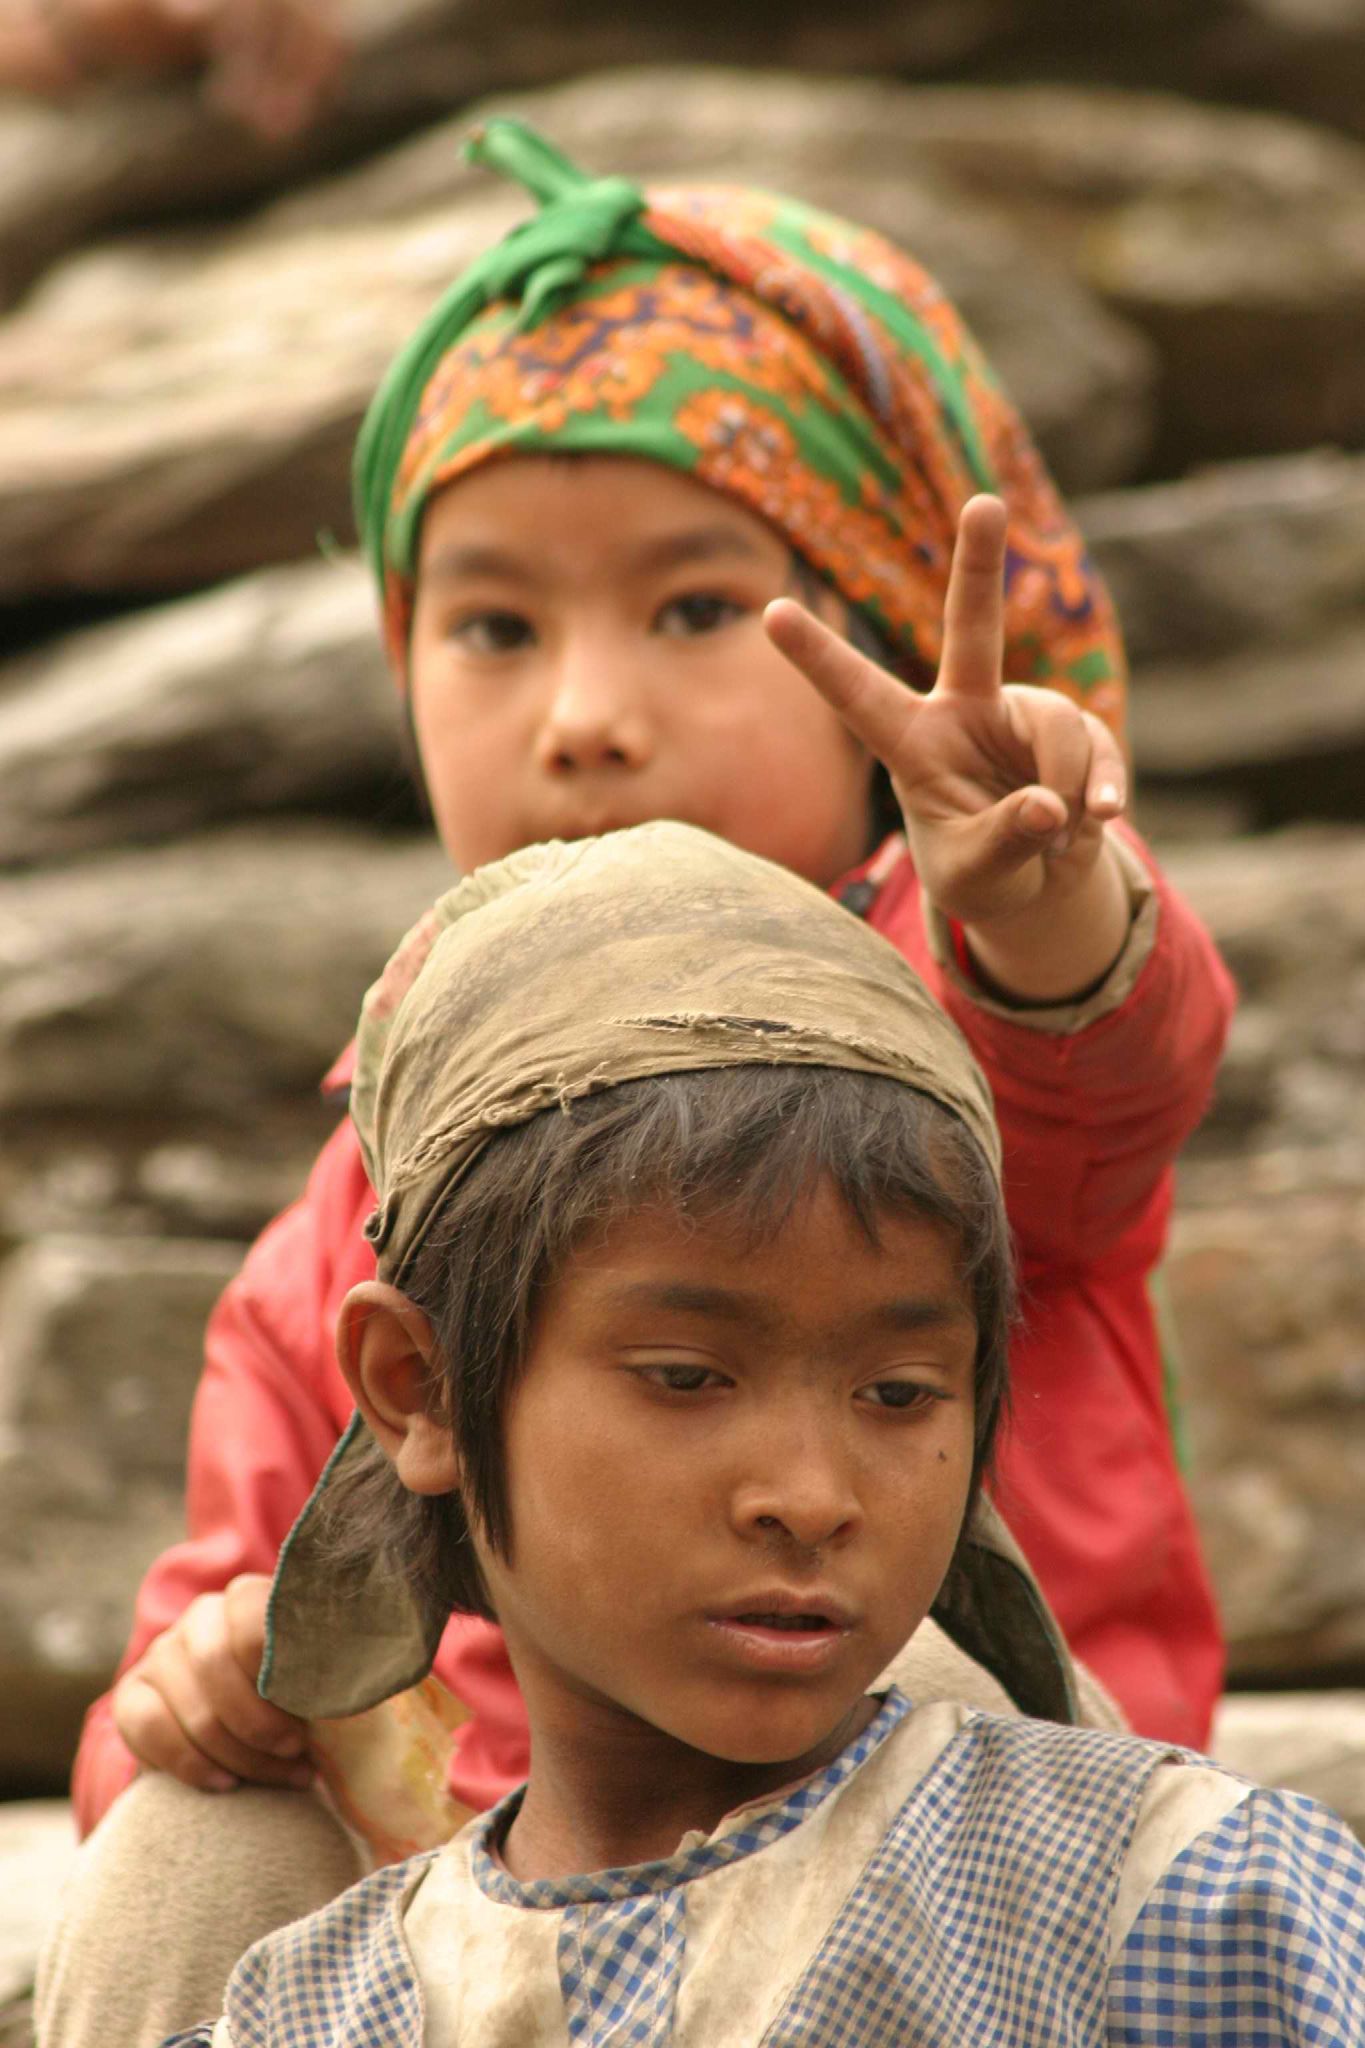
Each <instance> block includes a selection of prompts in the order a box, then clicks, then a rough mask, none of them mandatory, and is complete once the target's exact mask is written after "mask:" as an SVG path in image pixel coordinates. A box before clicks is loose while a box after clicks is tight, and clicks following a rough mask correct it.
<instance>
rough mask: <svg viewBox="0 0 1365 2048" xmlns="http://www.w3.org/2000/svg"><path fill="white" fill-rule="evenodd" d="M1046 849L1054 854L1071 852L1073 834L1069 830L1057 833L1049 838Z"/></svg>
mask: <svg viewBox="0 0 1365 2048" xmlns="http://www.w3.org/2000/svg"><path fill="white" fill-rule="evenodd" d="M1046 851H1047V852H1048V853H1054V854H1061V853H1069V852H1070V851H1071V834H1070V833H1069V832H1058V833H1055V834H1054V836H1053V837H1052V838H1051V839H1049V840H1048V843H1047V847H1046Z"/></svg>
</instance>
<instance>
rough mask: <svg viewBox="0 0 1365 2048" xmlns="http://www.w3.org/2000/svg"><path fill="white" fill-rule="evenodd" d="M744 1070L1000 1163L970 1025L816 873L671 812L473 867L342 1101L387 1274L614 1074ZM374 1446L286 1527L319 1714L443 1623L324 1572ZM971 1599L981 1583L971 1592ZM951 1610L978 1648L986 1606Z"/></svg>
mask: <svg viewBox="0 0 1365 2048" xmlns="http://www.w3.org/2000/svg"><path fill="white" fill-rule="evenodd" d="M749 1064H757V1065H763V1066H775V1065H780V1066H818V1067H837V1068H845V1069H848V1070H851V1071H853V1072H855V1073H863V1074H884V1075H886V1076H888V1077H889V1078H890V1079H892V1080H894V1081H898V1082H901V1083H902V1084H904V1085H905V1086H906V1087H909V1088H914V1089H917V1090H919V1091H920V1092H922V1093H923V1094H926V1095H930V1096H932V1097H934V1099H935V1100H936V1101H938V1102H941V1103H943V1104H944V1106H945V1107H946V1108H948V1109H949V1110H951V1111H952V1113H953V1114H954V1115H955V1116H958V1117H960V1118H961V1119H962V1121H963V1123H965V1124H966V1126H967V1128H968V1129H969V1131H970V1132H971V1134H972V1136H973V1137H974V1138H975V1139H976V1141H977V1143H978V1144H979V1145H980V1147H981V1149H982V1151H983V1152H984V1153H985V1155H986V1157H987V1159H988V1160H989V1161H990V1163H991V1166H992V1169H993V1171H994V1173H995V1175H996V1177H997V1179H998V1178H999V1174H1000V1140H999V1134H998V1132H997V1130H996V1126H995V1120H994V1117H993V1115H992V1111H991V1101H990V1093H989V1090H988V1088H987V1086H986V1082H985V1080H984V1078H983V1076H982V1074H981V1072H980V1069H979V1068H978V1067H977V1065H976V1063H975V1061H974V1060H973V1058H972V1055H971V1053H970V1051H969V1050H968V1048H967V1045H966V1042H965V1040H964V1039H963V1038H962V1037H961V1035H960V1034H959V1032H958V1031H957V1028H956V1027H955V1026H954V1025H953V1024H952V1023H951V1022H950V1021H949V1019H948V1018H947V1017H946V1016H945V1015H944V1013H943V1011H942V1010H941V1009H940V1008H939V1007H938V1006H937V1004H935V1003H934V1002H933V1000H932V999H931V998H930V996H929V995H928V994H927V992H926V991H925V989H924V986H923V984H922V983H921V982H920V980H919V978H918V976H917V975H916V974H915V972H914V970H913V969H912V968H911V967H910V966H909V965H908V964H907V962H906V961H905V960H904V959H903V958H902V957H901V955H900V954H899V953H898V952H897V951H896V950H895V948H894V947H893V946H891V945H890V944H889V943H888V942H887V941H886V940H885V939H882V938H880V937H879V936H878V935H877V934H876V933H875V932H873V931H871V930H870V929H869V928H868V927H867V926H866V925H865V924H862V923H860V922H859V921H858V920H857V919H856V918H854V917H852V916H850V915H849V913H848V912H847V911H846V910H844V909H842V908H840V906H839V905H838V904H836V903H834V902H833V901H831V899H830V898H829V897H827V896H825V895H824V894H823V893H822V892H821V891H820V890H818V889H816V888H814V887H812V886H811V884H809V883H807V882H803V881H802V880H800V879H799V878H798V877H797V876H795V875H792V874H790V873H788V872H787V870H785V869H783V868H778V867H774V866H772V865H771V864H770V863H768V862H767V861H763V860H759V859H757V858H756V857H755V856H754V855H752V854H748V853H743V852H741V851H740V850H739V849H738V848H736V847H733V846H731V845H729V844H728V843H727V842H725V841H723V840H720V839H714V838H712V837H710V836H709V835H708V834H707V833H704V832H699V831H697V830H695V829H694V828H693V827H691V826H687V825H677V824H671V823H667V822H661V823H655V824H650V825H641V826H637V827H635V828H634V829H633V830H631V831H628V832H617V833H612V834H609V835H608V836H607V837H606V838H602V839H589V840H580V841H577V842H575V843H573V844H570V845H560V844H557V843H553V844H550V845H546V846H533V847H528V848H526V849H524V850H523V851H521V852H519V853H514V854H512V855H510V856H509V857H508V858H507V859H506V860H502V861H499V862H497V863H495V864H494V865H492V866H490V867H487V868H482V869H480V870H479V871H478V872H477V873H475V874H473V875H470V876H469V877H468V878H467V879H466V880H465V881H463V882H461V883H460V884H459V885H458V887H456V888H454V889H452V890H451V891H450V892H449V893H448V894H447V895H445V896H443V897H442V898H441V900H440V901H439V902H438V903H437V904H436V905H435V907H434V908H433V909H432V910H431V911H429V912H428V913H427V915H426V917H425V918H423V919H422V921H421V922H420V923H419V924H418V925H417V926H415V927H414V929H413V931H412V932H410V933H409V935H408V937H407V938H406V939H405V940H404V942H403V944H402V945H401V946H400V948H399V949H398V951H397V953H395V955H394V957H393V959H392V960H391V961H390V963H389V965H388V967H387V968H386V970H385V972H384V974H383V975H382V977H381V978H380V980H379V981H378V982H377V983H376V984H375V986H374V987H373V988H372V989H371V990H370V992H369V994H368V995H367V997H366V998H365V1005H364V1009H363V1012H362V1016H361V1023H360V1029H359V1033H358V1037H357V1059H356V1072H355V1079H354V1082H353V1084H352V1096H351V1114H352V1117H353V1118H354V1121H355V1124H356V1128H357V1130H358V1132H359V1134H360V1142H361V1146H362V1148H363V1150H364V1154H365V1161H366V1165H367V1166H368V1168H369V1172H370V1177H371V1180H372V1182H373V1184H374V1187H375V1189H376V1191H377V1194H378V1198H379V1206H378V1208H377V1209H376V1211H375V1213H374V1216H373V1217H372V1218H371V1222H370V1225H369V1234H370V1236H371V1238H372V1240H373V1242H374V1245H375V1249H376V1252H377V1254H378V1258H379V1270H380V1272H381V1274H382V1275H383V1276H384V1277H385V1278H387V1279H390V1280H393V1281H394V1282H395V1283H396V1284H399V1285H401V1284H402V1279H403V1275H404V1273H405V1272H406V1270H407V1269H408V1267H409V1264H410V1261H411V1259H412V1257H413V1255H414V1254H415V1253H416V1252H417V1250H418V1249H419V1248H420V1246H421V1244H422V1242H423V1239H424V1236H425V1233H426V1231H427V1229H428V1228H429V1226H430V1225H431V1223H432V1221H433V1219H434V1218H435V1217H436V1216H438V1215H439V1213H440V1210H441V1207H442V1204H443V1201H444V1199H445V1197H446V1195H447V1194H448V1193H449V1191H450V1189H451V1188H452V1187H453V1186H454V1185H455V1183H456V1182H457V1181H458V1180H459V1179H460V1178H461V1176H462V1175H464V1174H465V1173H467V1172H468V1171H469V1169H470V1167H471V1166H472V1165H473V1164H474V1163H475V1161H476V1160H477V1159H478V1157H479V1155H480V1153H481V1152H482V1151H483V1150H484V1148H485V1147H486V1146H487V1144H488V1142H489V1140H490V1139H491V1138H492V1137H494V1136H495V1135H496V1134H497V1133H498V1132H499V1131H502V1130H506V1129H507V1128H508V1127H509V1126H512V1125H515V1124H520V1123H525V1122H527V1121H528V1120H529V1119H530V1118H531V1117H534V1116H538V1115H540V1114H541V1113H542V1112H545V1111H554V1110H560V1109H565V1108H567V1107H568V1106H569V1105H570V1104H571V1103H572V1102H574V1101H575V1100H577V1099H578V1098H580V1097H582V1096H586V1095H591V1094H594V1093H597V1092H599V1091H601V1090H604V1089H608V1088H614V1087H617V1086H619V1085H620V1084H621V1083H622V1082H626V1081H633V1080H637V1079H642V1078H644V1077H646V1076H649V1075H653V1074H677V1073H695V1072H698V1071H700V1070H704V1069H706V1068H710V1067H735V1066H745V1065H749ZM363 1441H364V1436H363V1432H362V1430H361V1428H360V1425H359V1422H358V1419H357V1422H356V1423H354V1424H353V1425H352V1428H351V1430H349V1431H348V1432H347V1435H346V1437H345V1438H343V1440H342V1443H341V1445H340V1446H339V1447H338V1451H337V1453H336V1454H335V1455H334V1457H333V1459H332V1460H331V1462H330V1463H329V1465H328V1468H327V1471H326V1472H325V1473H324V1474H323V1476H322V1479H321V1480H320V1481H319V1483H318V1487H317V1488H316V1489H315V1491H314V1494H313V1497H312V1500H310V1502H309V1503H308V1506H307V1507H305V1509H304V1511H303V1513H302V1515H301V1516H300V1517H299V1520H298V1522H297V1523H296V1524H295V1527H294V1529H293V1531H292V1532H291V1534H290V1537H289V1540H288V1542H287V1543H286V1545H285V1549H284V1552H283V1554H282V1556H281V1560H280V1568H279V1571H278V1572H277V1574H276V1582H275V1588H274V1592H273V1594H272V1597H271V1609H270V1621H269V1631H268V1640H267V1652H266V1658H265V1662H264V1665H263V1667H262V1673H261V1691H262V1692H263V1693H264V1694H265V1695H266V1697H267V1698H269V1699H273V1700H275V1701H276V1702H278V1703H279V1704H280V1705H282V1706H285V1707H287V1708H288V1709H289V1710H290V1711H291V1712H293V1713H297V1714H302V1715H306V1716H310V1717H311V1716H316V1715H321V1714H327V1715H335V1714H343V1713H350V1712H355V1711H357V1710H358V1709H359V1708H361V1707H362V1706H367V1705H370V1704H372V1703H373V1702H374V1701H376V1700H378V1699H382V1698H384V1697H385V1696H386V1694H388V1693H392V1692H395V1691H398V1690H400V1689H401V1688H402V1687H404V1686H407V1685H411V1684H412V1683H414V1682H415V1681H416V1679H418V1678H420V1677H421V1676H423V1675H424V1674H425V1672H426V1671H428V1670H429V1669H430V1666H431V1662H432V1658H433V1657H434V1655H435V1651H436V1647H437V1644H438V1642H439V1640H440V1635H441V1631H442V1628H443V1626H444V1623H445V1620H446V1616H445V1615H436V1614H427V1613H422V1612H420V1611H419V1607H418V1603H417V1602H416V1600H415V1599H414V1597H413V1595H412V1594H411V1592H410V1591H409V1589H408V1588H406V1587H405V1586H402V1585H397V1584H395V1583H394V1582H393V1579H392V1577H391V1576H390V1575H383V1574H380V1573H378V1572H376V1573H374V1574H371V1576H370V1578H369V1579H367V1580H366V1581H365V1582H364V1583H363V1584H356V1583H354V1582H352V1583H349V1584H348V1585H347V1586H346V1587H344V1588H342V1587H338V1586H337V1585H335V1583H334V1578H335V1575H334V1574H329V1571H328V1566H327V1560H326V1554H325V1549H324V1550H322V1551H319V1550H318V1548H317V1545H316V1541H315V1539H316V1533H317V1530H316V1521H315V1517H314V1508H315V1504H316V1502H317V1501H318V1499H319V1497H320V1496H321V1494H322V1493H323V1492H324V1491H325V1490H326V1489H327V1487H328V1486H329V1485H330V1484H331V1482H332V1480H333V1479H334V1477H335V1475H336V1473H337V1471H338V1470H339V1468H340V1467H341V1466H342V1465H343V1464H345V1463H346V1462H347V1461H348V1460H349V1459H350V1458H352V1457H353V1456H354V1455H356V1453H357V1451H358V1448H359V1446H360V1445H361V1443H362V1442H363ZM982 1517H983V1519H982V1521H981V1522H980V1524H979V1532H980V1545H979V1547H981V1548H983V1551H984V1552H988V1553H989V1556H990V1558H992V1559H994V1561H995V1566H999V1567H1000V1568H1001V1569H1002V1570H1003V1572H1004V1576H1003V1578H1002V1577H1000V1574H999V1572H997V1573H996V1580H997V1583H996V1586H995V1593H994V1595H993V1598H994V1603H995V1610H996V1611H995V1622H996V1625H997V1630H1003V1631H1004V1636H1005V1637H1006V1638H1011V1639H1012V1638H1013V1637H1015V1636H1018V1637H1019V1640H1020V1641H1021V1642H1022V1643H1024V1644H1025V1645H1026V1646H1027V1645H1029V1644H1031V1645H1032V1648H1031V1650H1029V1652H1028V1654H1029V1655H1030V1656H1033V1658H1034V1661H1035V1663H1037V1664H1038V1670H1039V1673H1040V1674H1041V1675H1040V1676H1039V1677H1038V1679H1037V1682H1036V1683H1032V1681H1031V1682H1030V1683H1032V1695H1031V1697H1029V1698H1027V1699H1025V1700H1023V1701H1021V1704H1025V1705H1030V1706H1032V1708H1033V1710H1034V1711H1042V1712H1048V1711H1053V1712H1061V1713H1062V1715H1063V1716H1065V1713H1066V1710H1067V1705H1068V1702H1069V1699H1070V1694H1069V1690H1068V1687H1069V1680H1068V1679H1067V1677H1066V1676H1065V1669H1064V1667H1065V1653H1064V1651H1062V1650H1061V1649H1060V1644H1059V1639H1057V1638H1056V1634H1055V1627H1054V1625H1053V1624H1052V1623H1051V1621H1050V1618H1049V1617H1047V1616H1046V1611H1045V1609H1044V1608H1043V1606H1042V1602H1041V1599H1040V1598H1039V1596H1038V1594H1037V1591H1036V1588H1034V1587H1033V1586H1032V1582H1031V1580H1029V1579H1028V1575H1027V1569H1026V1567H1024V1566H1023V1564H1022V1560H1021V1559H1020V1558H1019V1557H1018V1553H1017V1552H1016V1551H1015V1550H1014V1548H1013V1546H1012V1544H1011V1543H1010V1540H1009V1538H1008V1536H1007V1535H1006V1534H1005V1533H1004V1532H1003V1531H1002V1530H1001V1529H1000V1527H999V1524H998V1522H997V1521H996V1520H995V1518H994V1517H993V1516H992V1515H991V1512H990V1510H989V1509H988V1508H986V1507H985V1506H984V1504H983V1510H982ZM969 1547H970V1546H969ZM992 1569H994V1567H992ZM959 1576H961V1575H959ZM969 1580H970V1574H968V1579H967V1580H964V1581H963V1583H964V1585H965V1584H967V1583H968V1582H969ZM954 1597H955V1598H956V1599H957V1601H958V1604H959V1605H961V1601H962V1598H963V1597H964V1596H963V1595H962V1594H961V1592H959V1594H958V1595H956V1596H954ZM979 1605H980V1600H979V1597H978V1593H970V1594H969V1595H968V1596H967V1607H968V1608H978V1607H979ZM965 1612H966V1610H965V1609H964V1613H965ZM1007 1614H1014V1615H1015V1616H1016V1620H1015V1621H1014V1622H1011V1623H1010V1625H1009V1627H1008V1628H1007V1627H1006V1626H1005V1622H1006V1615H1007ZM1037 1617H1041V1620H1039V1619H1038V1618H1037ZM939 1619H940V1620H941V1621H942V1622H943V1623H944V1625H945V1626H946V1627H947V1628H948V1629H949V1632H950V1633H952V1634H954V1635H955V1636H956V1637H957V1639H958V1640H959V1641H960V1642H961V1643H962V1645H963V1647H964V1648H966V1649H968V1651H969V1653H971V1654H975V1655H978V1656H979V1655H980V1654H981V1647H982V1645H981V1641H980V1635H981V1630H980V1626H979V1618H978V1619H977V1620H973V1619H972V1617H971V1615H970V1614H968V1615H967V1617H966V1619H965V1621H964V1620H963V1619H962V1616H960V1615H959V1616H958V1617H957V1620H958V1622H960V1623H961V1625H960V1626H957V1625H955V1619H954V1615H952V1614H945V1613H942V1612H940V1613H939ZM964 1630H965V1635H964ZM1021 1630H1022V1635H1021V1634H1020V1631H1021ZM1039 1631H1041V1633H1039ZM1035 1638H1036V1640H1035ZM994 1647H995V1650H996V1651H997V1653H1000V1654H999V1655H996V1656H993V1657H991V1658H988V1659H987V1661H988V1663H989V1664H990V1667H991V1668H992V1669H998V1667H999V1664H1000V1661H1001V1655H1003V1656H1004V1661H1005V1663H1006V1664H1007V1665H1008V1664H1010V1663H1011V1659H1012V1657H1013V1653H1012V1652H1010V1651H1009V1650H1008V1648H1007V1646H1006V1647H1004V1648H1003V1649H1002V1642H1001V1641H1000V1640H997V1641H996V1642H995V1645H994ZM1039 1660H1041V1661H1039ZM1013 1661H1014V1662H1017V1661H1018V1659H1017V1658H1014V1659H1013ZM1002 1676H1003V1674H1002ZM1003 1682H1004V1683H1005V1684H1006V1685H1007V1688H1008V1689H1010V1690H1011V1691H1013V1692H1014V1693H1015V1696H1016V1697H1018V1694H1019V1687H1018V1685H1017V1683H1015V1684H1012V1683H1011V1680H1010V1678H1008V1677H1004V1680H1003Z"/></svg>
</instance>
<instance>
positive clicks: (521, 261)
mask: <svg viewBox="0 0 1365 2048" xmlns="http://www.w3.org/2000/svg"><path fill="white" fill-rule="evenodd" d="M464 154H465V157H466V158H467V159H468V161H469V162H470V163H477V164H484V165H486V166H487V168H488V169H489V170H492V171H497V172H499V173H500V174H501V175H502V176H503V177H506V178H513V179H515V180H516V181H517V183H518V184H521V185H524V186H525V187H526V189H527V191H528V192H530V193H531V195H532V197H533V198H535V199H536V200H538V201H539V203H540V207H541V211H540V212H539V213H538V214H535V215H534V216H533V217H532V218H531V219H530V220H528V221H523V222H522V224H521V226H520V227H516V228H513V230H512V232H511V234H510V235H508V236H507V238H506V240H505V241H502V242H500V243H499V244H498V246H497V247H496V248H494V249H490V250H489V251H488V252H487V254H486V255H485V256H484V257H483V258H482V260H481V261H480V262H477V263H475V264H474V265H473V266H472V267H471V269H470V270H468V271H467V272H466V273H465V276H464V279H463V283H464V286H465V289H466V290H468V289H469V288H470V287H471V286H476V287H477V288H478V289H480V290H481V292H482V297H483V303H484V305H490V304H491V303H492V302H493V301H494V300H495V299H509V300H513V301H519V302H520V311H519V313H518V315H517V319H516V322H515V325H516V326H517V328H518V329H519V330H522V331H524V330H525V329H527V328H531V327H535V326H536V325H538V323H539V322H540V321H541V320H543V319H546V318H547V317H548V316H549V315H550V314H551V313H553V312H554V310H555V308H556V307H557V306H559V305H562V304H563V302H564V300H565V299H566V298H568V297H569V296H571V294H572V293H573V292H575V291H576V290H577V289H578V287H579V286H580V285H581V284H582V282H583V279H584V278H585V276H586V275H587V270H588V266H589V264H591V263H600V262H602V261H603V259H604V258H605V257H607V256H612V255H615V254H616V253H617V252H618V251H619V250H620V248H621V238H622V233H623V231H624V230H625V229H626V228H627V227H629V226H630V225H631V223H632V222H634V221H635V220H637V219H638V218H639V216H640V214H641V213H642V212H643V211H644V207H645V203H646V202H645V195H644V193H643V192H642V191H641V190H640V188H639V186H638V185H633V184H632V183H631V181H630V180H629V178H589V177H588V176H587V175H586V174H585V173H584V172H582V171H580V170H579V168H578V166H577V165H576V164H572V163H570V162H569V159H568V158H567V157H566V156H563V155H561V153H560V152H559V150H557V149H555V148H554V146H553V145H552V144H551V143H549V142H547V141H546V140H545V138H544V136H542V135H537V134H536V133H535V131H534V129H531V128H527V127H526V126H525V125H524V123H522V122H520V121H512V120H508V119H502V120H495V121H489V122H488V123H487V124H486V125H485V126H484V127H482V128H478V129H476V130H475V132H474V134H473V135H471V136H470V137H469V139H468V141H467V142H466V143H465V145H464ZM648 243H649V248H650V251H651V252H652V251H653V250H654V249H655V248H656V246H657V245H656V243H655V241H654V237H653V236H652V235H651V236H649V237H648Z"/></svg>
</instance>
